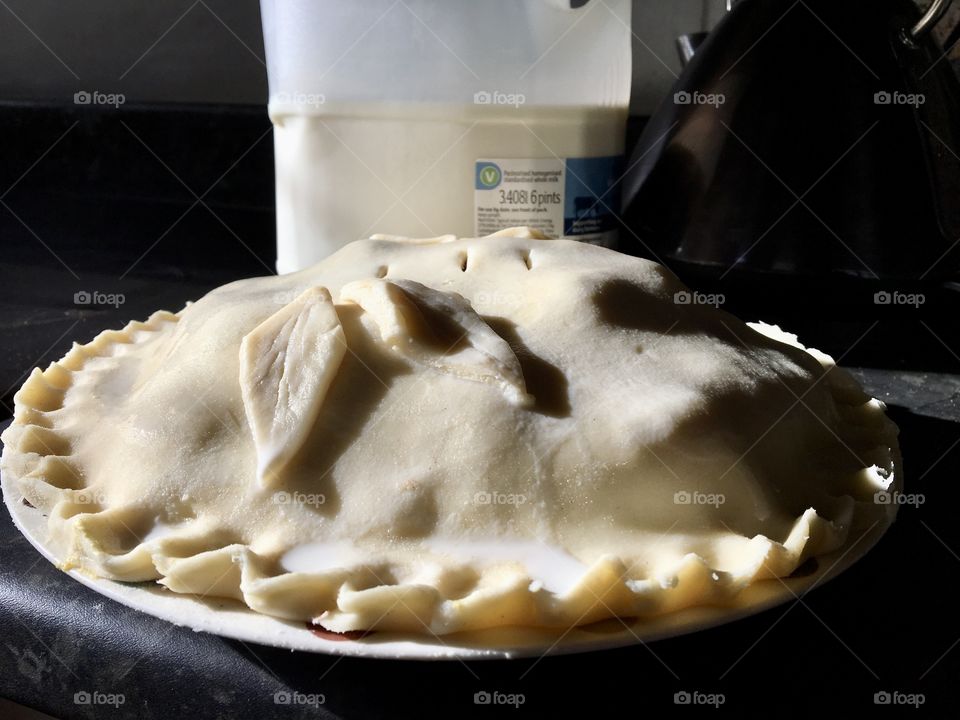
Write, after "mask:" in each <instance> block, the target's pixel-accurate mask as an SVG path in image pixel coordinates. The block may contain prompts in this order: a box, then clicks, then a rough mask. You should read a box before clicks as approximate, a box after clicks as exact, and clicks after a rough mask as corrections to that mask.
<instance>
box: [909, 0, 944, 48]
mask: <svg viewBox="0 0 960 720" xmlns="http://www.w3.org/2000/svg"><path fill="white" fill-rule="evenodd" d="M952 2H953V0H933V2H932V3H930V7H929V8H927V11H926V12H925V13H924V14H923V17H922V18H920V19H919V20H918V21H917V24H916V25H914V26H913V27H912V28H910V29H909V30H908V29H907V28H904V29H903V31H902V32H901V33H900V38H901V39H902V40H903V41H904V42H905V43H906V44H907V45H913V44H914V41H916V40H920V39H921V38H923V37H924V36H925V35H927V34H928V33H929V32H930V31H931V30H932V29H933V26H934V25H936V24H937V23H938V22H940V20H941V18H943V15H944V13H945V12H947V10H948V9H949V8H950V3H952Z"/></svg>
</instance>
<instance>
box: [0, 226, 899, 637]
mask: <svg viewBox="0 0 960 720" xmlns="http://www.w3.org/2000/svg"><path fill="white" fill-rule="evenodd" d="M690 297H692V296H690V295H689V294H688V291H687V290H686V288H685V287H684V286H683V285H681V284H680V283H679V281H678V280H677V279H676V278H675V277H674V276H673V275H672V274H671V273H670V272H669V271H667V270H666V269H664V268H663V267H661V266H660V265H658V264H656V263H653V262H649V261H646V260H641V259H637V258H633V257H628V256H625V255H621V254H619V253H616V252H614V251H612V250H608V249H604V248H600V247H594V246H591V245H587V244H583V243H579V242H574V241H567V240H547V239H543V238H541V237H539V236H538V235H537V234H536V233H534V232H532V231H528V230H523V229H514V230H510V231H504V232H501V233H497V234H496V235H494V236H490V237H486V238H480V239H457V238H455V237H452V236H445V237H440V238H432V239H427V240H411V239H406V238H396V237H387V236H375V237H374V238H371V239H370V240H364V241H360V242H355V243H352V244H350V245H348V246H346V247H344V248H343V249H342V250H340V251H339V252H337V253H336V254H334V255H333V256H331V257H330V258H328V259H327V260H325V261H323V262H321V263H320V264H318V265H316V266H314V267H312V268H309V269H307V270H303V271H301V272H298V273H294V274H291V275H284V276H281V277H265V278H256V279H251V280H243V281H240V282H235V283H231V284H229V285H226V286H224V287H221V288H218V289H216V290H214V291H213V292H211V293H209V294H208V295H206V296H205V297H203V298H202V299H200V300H199V301H197V302H196V303H193V304H190V305H188V306H187V307H186V308H184V309H183V310H181V311H180V312H179V313H176V314H173V313H169V312H157V313H155V314H154V315H152V316H151V317H150V318H149V319H148V320H147V321H146V322H133V323H130V324H129V325H127V327H125V328H124V329H123V330H119V331H108V332H104V333H102V334H100V335H99V336H98V337H97V338H95V339H94V340H93V341H92V342H90V343H89V344H87V345H74V347H73V349H72V350H71V351H70V352H69V353H68V354H67V355H66V357H64V358H63V359H62V360H60V361H59V362H56V363H53V364H52V365H50V367H48V368H47V369H46V370H44V371H40V370H39V369H37V370H34V371H33V374H32V375H31V376H30V378H29V379H28V380H27V382H26V383H25V384H24V386H23V387H22V389H21V390H20V391H19V392H18V394H17V396H16V413H15V419H14V423H13V425H12V426H11V427H10V428H9V429H8V430H7V431H6V432H5V433H4V436H3V441H4V443H5V450H4V454H3V464H2V468H3V472H4V473H5V475H6V476H7V478H8V480H9V479H10V478H13V479H14V481H15V486H16V487H17V488H18V489H19V490H20V492H21V493H22V495H23V497H24V498H25V499H26V500H27V501H29V502H30V503H32V504H33V505H35V506H37V507H38V508H40V509H41V510H42V511H43V512H44V513H46V514H47V515H48V528H49V533H50V538H49V539H50V543H51V545H52V546H53V547H55V548H56V554H57V557H58V559H59V560H60V566H61V567H62V568H64V569H76V568H79V569H82V570H83V571H84V572H86V573H90V574H92V575H95V576H100V577H104V578H110V579H114V580H120V581H154V580H155V581H158V582H160V583H162V584H163V585H165V586H166V587H167V588H169V589H170V590H172V591H174V592H177V593H191V594H197V595H204V596H214V597H225V598H235V599H236V600H238V601H240V602H242V603H245V604H246V605H247V606H249V607H250V608H252V609H253V610H255V611H258V612H261V613H266V614H268V615H272V616H275V617H278V618H285V619H290V620H297V621H315V622H317V623H319V624H321V625H322V626H323V627H325V628H327V629H329V630H332V631H336V632H344V631H351V630H390V631H404V632H413V633H435V634H438V635H442V634H446V633H453V632H458V631H464V630H473V629H480V628H488V627H494V626H502V625H523V626H540V627H558V628H565V627H571V626H575V625H582V624H586V623H590V622H594V621H597V620H601V619H605V618H610V617H621V618H624V617H646V616H651V615H657V614H662V613H668V612H671V611H675V610H678V609H681V608H685V607H688V606H693V605H704V604H723V603H728V602H732V601H733V600H734V599H735V598H736V596H737V594H738V593H739V592H740V591H741V590H743V589H744V588H746V587H747V586H749V585H751V584H752V583H756V582H763V581H768V582H769V581H770V580H771V579H772V578H774V577H785V576H788V575H790V574H791V573H793V572H794V571H795V570H796V569H797V568H798V566H800V565H801V564H802V563H804V562H805V561H806V560H808V559H809V558H812V557H816V556H820V555H823V554H826V553H830V552H833V551H836V550H838V549H839V548H842V547H843V546H844V545H845V544H847V543H850V542H852V541H854V540H856V538H855V537H853V534H854V529H855V528H866V527H870V526H873V525H877V524H880V525H887V524H889V523H890V522H891V521H892V520H893V516H894V513H895V510H896V505H895V504H878V503H876V502H874V497H875V493H877V492H878V491H893V490H895V489H896V488H897V487H899V484H900V482H901V479H900V461H899V452H898V448H897V441H896V427H895V426H894V425H893V423H891V422H890V421H889V420H888V419H887V418H886V416H885V413H884V406H883V404H882V403H881V402H879V401H877V400H874V399H871V398H870V397H869V396H868V395H867V394H865V393H864V391H863V390H862V389H861V388H860V387H859V385H858V384H857V383H856V382H855V381H854V380H853V379H852V377H851V376H850V375H849V374H848V373H846V372H844V371H843V370H841V369H839V368H837V367H836V366H835V365H834V363H833V361H832V360H831V359H830V358H829V357H828V356H826V355H824V354H823V353H820V352H818V351H817V350H812V349H805V348H803V347H802V346H801V345H800V344H799V343H798V342H797V340H796V338H795V337H794V336H792V335H789V334H787V333H784V332H782V331H780V330H779V329H778V328H776V327H772V326H767V325H762V324H750V325H747V324H744V323H742V322H740V321H739V320H737V319H736V318H734V317H732V316H731V315H729V314H727V313H725V312H722V311H720V310H717V309H715V308H714V307H709V306H705V305H701V304H698V303H695V302H683V301H684V300H685V299H689V298H690Z"/></svg>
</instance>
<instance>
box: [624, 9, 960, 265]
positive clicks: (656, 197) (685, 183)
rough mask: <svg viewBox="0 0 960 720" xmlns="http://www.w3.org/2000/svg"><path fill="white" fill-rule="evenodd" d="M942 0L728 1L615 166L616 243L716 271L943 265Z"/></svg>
mask: <svg viewBox="0 0 960 720" xmlns="http://www.w3.org/2000/svg"><path fill="white" fill-rule="evenodd" d="M947 5H949V1H947V2H944V0H937V2H935V3H934V7H933V8H931V10H930V11H929V12H928V14H927V15H926V16H924V17H922V18H921V16H920V13H919V11H918V10H917V9H916V8H915V6H914V5H913V4H912V3H911V2H908V1H907V0H741V2H739V3H737V4H736V5H735V6H734V7H733V8H732V10H731V12H729V13H728V14H727V15H726V16H725V17H724V18H723V20H722V21H721V22H720V23H719V24H718V26H717V27H716V28H715V29H714V30H713V31H712V32H711V33H710V34H709V35H708V36H707V38H706V39H705V40H704V42H703V43H702V45H700V46H699V47H698V48H697V49H696V52H695V53H693V55H692V57H691V59H690V62H689V63H688V64H687V66H686V67H685V69H684V71H683V73H682V74H681V76H680V78H679V79H678V80H677V82H676V84H675V86H674V87H673V90H672V92H671V95H670V96H669V97H667V98H666V99H665V100H664V102H663V103H662V104H661V106H660V108H659V109H658V110H657V112H656V113H655V114H654V116H653V117H652V118H651V120H650V122H649V123H648V124H647V125H646V127H645V128H644V131H643V133H642V135H641V137H640V139H639V142H638V144H637V146H636V148H635V150H634V152H633V155H632V157H631V158H630V160H629V162H628V172H627V175H626V176H625V178H624V185H623V192H624V195H623V207H624V213H623V218H624V222H625V223H626V225H627V227H628V229H629V231H630V232H629V233H628V234H624V233H621V236H622V237H624V236H626V239H627V243H626V244H625V246H624V249H625V250H627V251H629V252H634V253H636V254H640V255H647V256H652V257H655V258H657V259H660V260H663V261H665V262H667V263H668V264H670V265H671V266H675V265H676V264H684V263H689V264H692V265H696V266H699V269H701V270H703V269H704V268H707V269H710V270H711V271H712V272H715V273H716V274H718V275H725V274H726V273H728V272H731V271H733V270H741V271H758V272H764V273H769V272H774V273H791V274H797V275H823V274H826V273H832V272H840V273H847V274H852V275H858V276H863V277H866V278H873V279H877V278H907V279H914V280H923V279H930V280H937V279H943V278H946V277H951V276H955V275H956V272H957V270H958V268H960V85H958V81H957V77H956V75H955V73H954V71H953V69H952V68H951V66H950V62H949V61H948V60H947V59H946V58H945V57H944V53H943V51H942V50H941V49H940V48H938V47H937V46H936V44H935V43H934V42H933V41H932V39H931V38H930V37H929V34H928V32H927V30H928V29H929V27H930V25H931V24H933V23H935V22H936V21H937V19H939V16H940V14H941V12H942V10H943V9H944V8H945V7H946V6H947ZM631 241H632V244H631ZM637 241H639V242H637Z"/></svg>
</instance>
